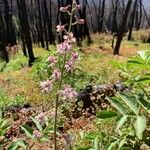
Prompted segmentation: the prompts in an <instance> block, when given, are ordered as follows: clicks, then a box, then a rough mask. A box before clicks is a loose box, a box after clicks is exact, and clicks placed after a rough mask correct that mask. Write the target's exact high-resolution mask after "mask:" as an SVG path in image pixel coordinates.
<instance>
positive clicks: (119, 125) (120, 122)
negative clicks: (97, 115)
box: [116, 115, 128, 131]
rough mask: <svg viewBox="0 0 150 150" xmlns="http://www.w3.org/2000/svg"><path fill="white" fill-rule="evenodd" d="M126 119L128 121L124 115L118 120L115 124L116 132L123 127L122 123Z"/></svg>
mask: <svg viewBox="0 0 150 150" xmlns="http://www.w3.org/2000/svg"><path fill="white" fill-rule="evenodd" d="M127 119H128V115H125V116H123V117H121V118H120V120H119V121H118V122H117V127H116V131H118V130H119V129H120V128H121V127H122V126H123V125H124V123H125V122H126V121H127Z"/></svg>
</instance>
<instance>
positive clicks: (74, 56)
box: [71, 52, 79, 61]
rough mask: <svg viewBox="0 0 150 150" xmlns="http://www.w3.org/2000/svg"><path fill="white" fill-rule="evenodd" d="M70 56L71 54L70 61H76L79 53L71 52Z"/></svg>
mask: <svg viewBox="0 0 150 150" xmlns="http://www.w3.org/2000/svg"><path fill="white" fill-rule="evenodd" d="M71 54H72V57H71V60H72V61H76V60H77V59H78V57H79V53H78V52H72V53H71Z"/></svg>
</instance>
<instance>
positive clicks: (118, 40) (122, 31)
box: [114, 0, 132, 55]
mask: <svg viewBox="0 0 150 150" xmlns="http://www.w3.org/2000/svg"><path fill="white" fill-rule="evenodd" d="M131 4H132V0H128V3H127V6H126V10H125V13H124V16H123V18H122V24H121V28H120V30H119V32H118V35H117V42H116V46H115V49H114V55H118V54H119V49H120V45H121V42H122V39H123V35H124V33H125V30H126V24H127V19H128V14H129V11H130V8H131Z"/></svg>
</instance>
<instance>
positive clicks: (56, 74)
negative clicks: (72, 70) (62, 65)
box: [52, 69, 61, 80]
mask: <svg viewBox="0 0 150 150" xmlns="http://www.w3.org/2000/svg"><path fill="white" fill-rule="evenodd" d="M60 77H61V72H60V71H59V70H58V69H54V71H53V74H52V78H54V79H55V80H59V79H60Z"/></svg>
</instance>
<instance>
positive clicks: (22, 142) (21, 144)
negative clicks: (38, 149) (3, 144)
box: [7, 140, 27, 150]
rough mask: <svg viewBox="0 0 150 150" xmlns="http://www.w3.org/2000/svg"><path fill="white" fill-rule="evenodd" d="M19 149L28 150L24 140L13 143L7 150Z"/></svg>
mask: <svg viewBox="0 0 150 150" xmlns="http://www.w3.org/2000/svg"><path fill="white" fill-rule="evenodd" d="M19 147H21V148H23V149H24V150H26V149H27V143H26V142H25V141H23V140H18V141H16V142H12V143H11V144H10V145H9V146H8V148H7V150H18V148H19Z"/></svg>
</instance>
